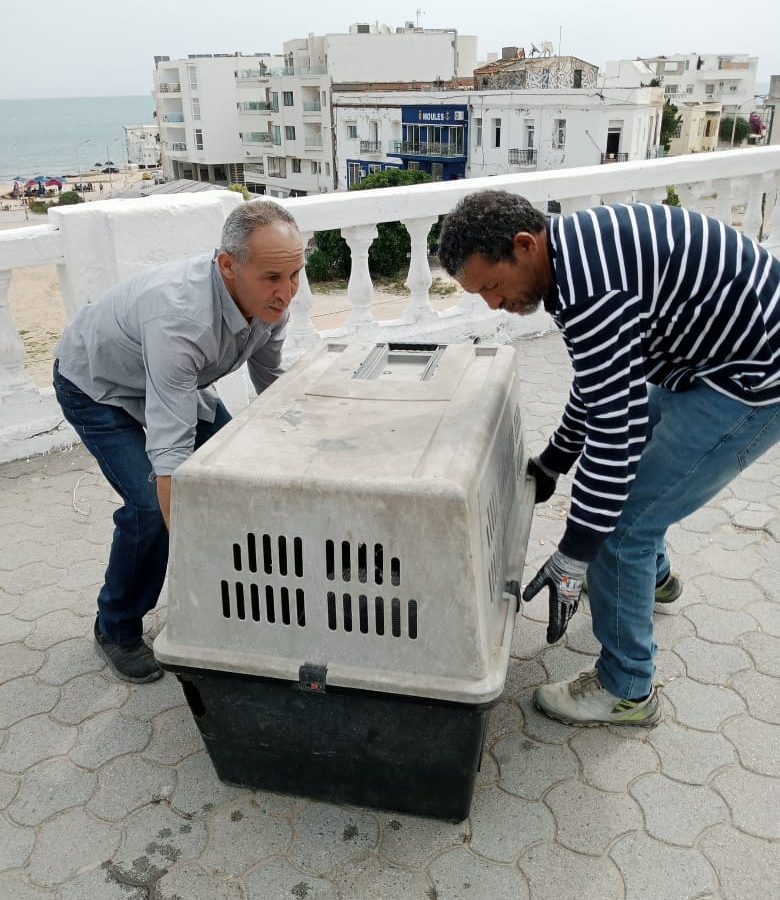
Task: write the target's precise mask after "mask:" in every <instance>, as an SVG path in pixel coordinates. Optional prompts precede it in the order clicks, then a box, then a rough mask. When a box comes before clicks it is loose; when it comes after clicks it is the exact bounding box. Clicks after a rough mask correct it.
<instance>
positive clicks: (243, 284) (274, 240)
mask: <svg viewBox="0 0 780 900" xmlns="http://www.w3.org/2000/svg"><path fill="white" fill-rule="evenodd" d="M217 264H218V265H219V270H220V272H221V273H222V277H223V279H224V281H225V286H226V287H227V289H228V291H229V292H230V296H231V297H232V298H233V299H234V300H235V301H236V306H238V308H239V309H240V310H241V312H242V313H243V314H244V316H245V318H246V319H247V321H249V320H250V319H260V320H261V321H263V322H265V323H266V324H268V325H274V324H276V322H278V321H279V319H281V318H282V316H283V315H284V312H285V310H286V309H287V307H288V306H289V305H290V303H291V302H292V299H293V297H294V296H295V294H296V292H297V290H298V276H299V274H300V271H301V269H302V268H303V242H302V241H301V236H300V234H299V233H298V231H296V230H295V229H294V228H291V227H290V226H289V225H286V224H285V223H283V222H279V223H275V224H273V225H263V226H261V227H259V228H255V230H254V231H253V232H252V234H251V236H250V238H249V243H248V246H247V258H246V261H245V262H243V263H242V262H239V260H238V259H236V257H234V256H232V255H231V254H230V253H220V254H219V255H218V256H217Z"/></svg>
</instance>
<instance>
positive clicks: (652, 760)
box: [569, 728, 658, 791]
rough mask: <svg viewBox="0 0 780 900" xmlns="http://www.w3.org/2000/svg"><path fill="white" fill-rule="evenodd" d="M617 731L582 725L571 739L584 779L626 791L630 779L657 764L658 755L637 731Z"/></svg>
mask: <svg viewBox="0 0 780 900" xmlns="http://www.w3.org/2000/svg"><path fill="white" fill-rule="evenodd" d="M635 730H636V729H629V730H628V732H622V733H620V734H615V732H613V731H611V730H609V729H608V728H583V729H582V730H580V731H578V732H577V733H576V734H575V735H574V736H573V737H572V738H571V740H570V742H569V746H570V747H571V749H572V750H573V751H574V752H575V753H576V754H577V758H578V759H579V761H580V765H581V766H582V774H583V776H584V778H585V781H586V782H587V783H588V784H590V785H591V786H592V787H594V788H598V789H600V790H602V791H625V790H626V789H627V788H628V785H629V784H631V782H632V781H633V780H634V779H635V778H638V777H639V776H640V775H642V774H643V773H645V772H648V771H650V772H652V771H653V770H654V769H656V768H657V767H658V757H657V756H656V754H655V752H654V751H653V749H652V748H651V747H648V746H647V744H646V743H645V742H644V741H643V740H639V739H638V738H637V736H636V735H635V734H633V733H632V732H634V731H635Z"/></svg>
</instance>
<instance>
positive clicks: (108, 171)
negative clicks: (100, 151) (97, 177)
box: [102, 166, 119, 175]
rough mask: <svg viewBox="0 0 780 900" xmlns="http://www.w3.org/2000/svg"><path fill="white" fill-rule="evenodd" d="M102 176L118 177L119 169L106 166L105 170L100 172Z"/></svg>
mask: <svg viewBox="0 0 780 900" xmlns="http://www.w3.org/2000/svg"><path fill="white" fill-rule="evenodd" d="M102 171H103V174H104V175H118V174H119V169H117V168H116V166H106V167H105V169H103V170H102Z"/></svg>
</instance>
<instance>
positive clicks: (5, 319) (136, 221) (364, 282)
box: [0, 147, 780, 462]
mask: <svg viewBox="0 0 780 900" xmlns="http://www.w3.org/2000/svg"><path fill="white" fill-rule="evenodd" d="M667 186H674V189H675V191H676V193H677V195H678V196H679V198H680V201H681V203H682V205H683V206H686V207H689V208H693V209H699V210H701V211H703V212H706V213H708V214H711V215H714V216H716V217H717V218H720V219H722V220H723V221H726V222H734V223H735V224H737V225H738V227H740V228H741V229H742V230H743V231H744V232H745V233H746V234H748V235H750V236H751V237H757V238H759V239H760V240H762V241H763V242H764V244H765V246H767V247H768V248H769V249H770V250H772V251H773V252H778V251H780V203H778V202H777V197H778V187H779V186H780V147H760V148H751V149H746V150H736V151H724V152H715V153H707V154H697V155H695V156H680V157H667V158H665V159H653V160H641V161H632V162H627V163H624V164H623V165H620V166H590V167H586V168H580V169H562V170H553V171H544V172H539V171H535V172H529V173H521V174H511V175H499V176H493V177H490V178H480V179H466V180H458V181H450V182H439V183H436V184H424V185H416V186H413V187H401V188H385V189H382V190H374V191H357V192H354V193H352V192H340V193H333V194H324V195H316V196H308V197H301V198H295V199H288V200H279V201H277V202H280V203H282V204H283V205H285V206H286V207H287V208H288V209H289V210H290V212H292V213H293V215H294V216H295V219H296V221H297V222H298V225H299V227H300V229H301V232H302V234H303V236H304V239H305V240H307V241H308V240H309V239H310V238H311V237H312V236H313V235H314V233H315V232H317V231H323V230H327V229H334V228H339V229H341V233H342V235H343V236H344V238H345V240H346V241H347V244H348V245H349V248H350V252H351V254H352V267H351V275H350V279H349V284H348V289H347V293H348V297H349V302H350V305H351V315H350V317H349V319H348V321H347V322H346V323H345V324H344V325H343V326H342V327H340V328H338V329H336V330H332V331H329V332H322V333H320V332H318V331H317V329H316V328H315V326H314V321H313V318H312V310H313V308H314V304H315V302H316V293H315V291H313V290H312V287H311V285H310V284H309V282H308V280H307V278H306V273H305V271H304V272H302V273H301V280H300V288H299V292H298V295H297V297H296V299H295V302H294V303H293V305H292V307H291V316H290V326H289V330H288V339H287V342H286V345H285V346H286V358H287V361H288V362H289V361H291V360H292V359H294V358H296V357H297V356H298V355H300V354H301V353H302V352H303V351H304V350H305V349H306V348H307V347H308V346H310V345H311V344H312V343H314V342H316V341H319V340H320V339H322V338H323V337H327V338H335V337H339V338H340V339H350V338H351V337H357V338H359V339H366V338H367V339H369V340H398V341H404V340H415V339H416V340H441V341H447V340H457V339H465V338H466V336H469V337H474V336H476V335H482V336H483V337H487V338H491V339H495V338H496V336H497V334H499V333H500V334H501V336H502V339H505V340H506V339H512V338H514V337H516V336H519V335H520V334H522V333H531V332H538V331H540V330H544V329H545V328H548V327H550V321H549V319H547V318H546V314H544V313H535V314H534V315H533V316H529V317H520V316H510V315H509V314H508V313H503V312H491V311H490V310H489V309H488V308H487V306H486V305H485V304H483V303H482V301H481V300H480V299H479V298H476V297H474V296H472V295H469V294H460V295H458V294H456V295H454V303H453V305H452V306H451V307H450V308H448V309H443V310H436V309H434V307H433V305H432V303H431V297H430V287H431V283H432V276H431V270H430V266H429V261H428V240H427V239H428V234H429V232H430V229H431V227H432V226H433V225H434V223H435V222H436V221H438V218H439V216H441V215H443V214H445V213H447V212H448V211H449V210H450V209H451V208H452V207H453V206H454V204H455V203H456V202H457V201H458V200H459V199H460V198H461V197H463V196H464V195H465V194H467V193H470V192H472V191H475V190H480V189H484V188H492V189H503V190H508V191H512V192H514V193H518V194H522V195H523V196H525V197H527V198H528V199H529V200H530V201H531V202H532V203H534V204H535V205H537V206H538V207H539V208H541V209H547V207H548V203H549V202H550V201H556V202H557V203H558V204H560V208H561V210H562V212H563V213H569V212H573V211H575V210H577V209H583V208H586V207H589V206H594V205H598V204H600V203H619V202H627V201H637V202H659V201H661V200H663V199H665V198H666V195H667V191H666V189H667ZM241 202H242V200H241V197H240V195H238V194H236V193H234V192H228V191H213V192H205V193H198V194H191V195H186V194H177V195H175V197H170V196H158V197H149V198H145V199H143V200H126V201H121V202H119V201H115V200H113V201H96V202H93V203H88V204H83V205H80V206H73V207H65V208H63V209H52V210H51V211H50V212H49V224H46V225H36V226H32V227H26V228H17V229H12V230H8V231H2V232H0V462H2V461H4V460H8V459H14V458H19V457H21V456H24V455H26V454H29V453H36V452H43V451H45V450H48V449H51V448H53V447H56V446H62V445H63V444H64V443H69V442H71V441H72V440H73V437H72V434H71V433H70V432H69V431H67V429H65V428H63V423H62V417H61V415H60V413H59V409H58V407H57V406H56V403H55V401H54V400H53V397H52V395H51V390H40V389H38V388H37V387H35V385H34V384H33V382H32V381H31V379H30V378H29V376H28V375H27V373H26V372H25V369H24V355H25V351H24V345H23V342H22V339H21V337H20V335H19V332H18V329H17V326H16V324H15V322H14V319H13V316H12V314H11V310H10V308H9V305H8V300H7V298H8V289H9V286H10V283H11V278H12V276H13V273H14V270H15V269H17V268H22V267H30V266H46V265H54V266H56V267H57V272H58V275H59V280H60V284H61V288H62V298H63V303H64V306H65V310H66V313H67V316H68V318H72V317H73V316H74V315H75V314H76V312H77V311H78V309H79V308H80V307H81V306H82V305H83V304H85V303H89V302H91V301H93V300H95V299H96V298H97V297H98V296H99V295H100V294H101V293H102V292H103V291H104V290H105V289H106V288H108V287H110V286H111V285H112V284H114V283H116V282H117V281H118V280H121V279H122V278H124V277H127V276H128V275H129V274H131V273H132V272H134V271H138V270H139V269H140V268H142V267H144V266H147V265H155V264H158V263H160V262H163V261H165V259H175V258H182V257H184V256H188V255H191V254H193V253H196V252H201V251H205V250H207V249H209V248H211V247H213V246H214V236H215V235H216V234H218V233H219V228H220V227H221V222H222V221H224V218H225V216H226V215H227V213H228V212H229V210H230V209H232V208H233V207H234V206H235V205H236V204H238V203H241ZM155 208H159V210H160V213H164V214H157V215H155ZM388 221H400V222H402V223H403V225H404V226H405V227H406V229H407V230H408V232H409V235H410V238H411V255H410V261H409V272H408V276H407V280H406V286H407V287H408V289H409V291H410V298H409V301H408V303H407V305H406V307H405V309H404V310H403V312H402V314H401V317H400V318H399V319H397V320H394V321H390V322H387V321H383V322H380V321H378V320H376V319H375V318H374V315H373V308H372V301H373V299H374V285H373V282H372V278H371V274H370V271H369V265H368V249H369V247H370V246H371V243H372V241H373V240H374V238H375V237H376V234H377V230H376V226H377V224H378V223H381V222H388ZM163 229H164V230H163ZM161 248H165V250H164V251H161ZM161 252H163V254H164V255H162V256H161Z"/></svg>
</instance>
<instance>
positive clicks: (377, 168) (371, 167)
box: [368, 163, 382, 175]
mask: <svg viewBox="0 0 780 900" xmlns="http://www.w3.org/2000/svg"><path fill="white" fill-rule="evenodd" d="M381 171H382V164H381V163H369V164H368V174H369V175H373V174H374V173H375V172H381Z"/></svg>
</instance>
